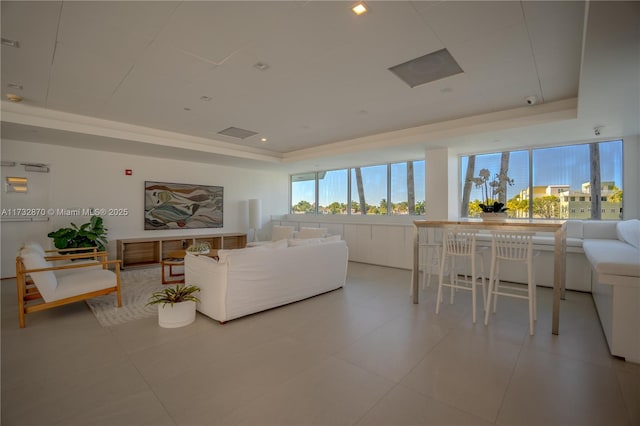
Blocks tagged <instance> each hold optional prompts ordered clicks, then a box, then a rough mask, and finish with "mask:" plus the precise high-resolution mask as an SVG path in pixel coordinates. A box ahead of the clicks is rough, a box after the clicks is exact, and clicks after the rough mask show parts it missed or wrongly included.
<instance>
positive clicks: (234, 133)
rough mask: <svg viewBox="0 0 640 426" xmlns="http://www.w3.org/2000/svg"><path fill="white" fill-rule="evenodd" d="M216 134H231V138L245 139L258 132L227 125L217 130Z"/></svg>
mask: <svg viewBox="0 0 640 426" xmlns="http://www.w3.org/2000/svg"><path fill="white" fill-rule="evenodd" d="M218 134H219V135H225V136H231V137H232V138H238V139H246V138H248V137H249V136H253V135H257V134H258V132H252V131H251V130H246V129H241V128H239V127H227V128H226V129H224V130H221V131H219V132H218Z"/></svg>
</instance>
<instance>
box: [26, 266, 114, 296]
mask: <svg viewBox="0 0 640 426" xmlns="http://www.w3.org/2000/svg"><path fill="white" fill-rule="evenodd" d="M69 271H74V272H73V273H67V274H64V275H62V276H61V277H59V278H58V287H57V288H56V291H55V293H54V295H53V297H54V299H53V300H60V299H65V298H67V297H72V296H77V295H78V294H83V293H90V292H92V291H97V290H102V289H103V288H109V287H113V286H115V285H116V274H114V273H113V272H112V271H110V270H108V269H95V268H78V269H75V270H73V269H69ZM75 271H77V272H75ZM36 285H37V283H36ZM38 289H40V287H38ZM40 292H41V293H42V290H41V291H40ZM43 297H44V295H43ZM45 301H47V300H46V299H45Z"/></svg>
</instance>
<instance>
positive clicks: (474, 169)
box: [460, 151, 529, 218]
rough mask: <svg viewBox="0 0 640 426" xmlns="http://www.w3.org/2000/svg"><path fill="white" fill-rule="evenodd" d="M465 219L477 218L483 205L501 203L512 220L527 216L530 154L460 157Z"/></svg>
mask: <svg viewBox="0 0 640 426" xmlns="http://www.w3.org/2000/svg"><path fill="white" fill-rule="evenodd" d="M460 170H461V173H462V178H461V182H462V188H461V191H462V200H463V202H462V212H461V213H462V214H461V215H462V216H463V217H467V216H468V217H478V216H480V213H481V212H482V208H481V205H491V206H493V205H494V203H495V202H499V203H502V204H503V205H504V206H503V208H507V209H508V210H507V214H508V215H509V217H514V218H516V217H517V218H521V217H528V208H527V206H528V201H527V199H528V190H527V189H528V186H529V152H528V151H505V152H498V153H492V154H481V155H470V156H464V157H461V161H460Z"/></svg>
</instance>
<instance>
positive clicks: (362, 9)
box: [351, 1, 369, 16]
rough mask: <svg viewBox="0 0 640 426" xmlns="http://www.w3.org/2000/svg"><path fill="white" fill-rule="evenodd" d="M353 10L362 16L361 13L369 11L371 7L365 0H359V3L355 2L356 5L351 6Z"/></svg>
mask: <svg viewBox="0 0 640 426" xmlns="http://www.w3.org/2000/svg"><path fill="white" fill-rule="evenodd" d="M351 10H352V11H353V13H355V14H356V15H358V16H360V15H362V14H365V13H367V11H368V10H369V9H368V8H367V5H366V4H364V2H363V1H359V2H358V3H356V4H354V5H353V6H352V7H351Z"/></svg>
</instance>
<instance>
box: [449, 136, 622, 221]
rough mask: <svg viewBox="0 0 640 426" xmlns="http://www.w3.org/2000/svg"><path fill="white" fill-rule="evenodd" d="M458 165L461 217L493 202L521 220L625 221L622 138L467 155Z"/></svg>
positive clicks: (476, 212) (477, 211)
mask: <svg viewBox="0 0 640 426" xmlns="http://www.w3.org/2000/svg"><path fill="white" fill-rule="evenodd" d="M529 158H531V165H532V172H531V173H529ZM597 164H600V167H599V168H598V167H597V166H595V165H597ZM592 165H593V166H592ZM460 166H461V167H460V170H461V182H462V187H461V194H462V195H461V200H462V202H461V206H462V209H461V215H462V216H463V217H464V216H470V217H474V216H478V215H479V214H480V211H481V209H480V204H481V203H482V204H486V203H487V202H489V203H493V202H494V201H499V202H504V203H505V204H506V207H507V208H508V209H509V210H508V214H509V216H510V217H517V218H528V217H532V218H533V219H620V218H621V217H622V199H623V191H622V189H623V188H622V141H620V140H618V141H612V142H594V143H592V144H580V145H569V146H559V147H549V148H539V149H532V150H527V151H512V152H505V153H500V152H498V153H491V154H478V155H469V156H463V157H461V158H460ZM505 172H506V174H505ZM529 174H530V175H531V178H529ZM530 179H531V182H529V180H530ZM592 186H595V187H592ZM496 189H497V191H496ZM503 194H504V195H503Z"/></svg>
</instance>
